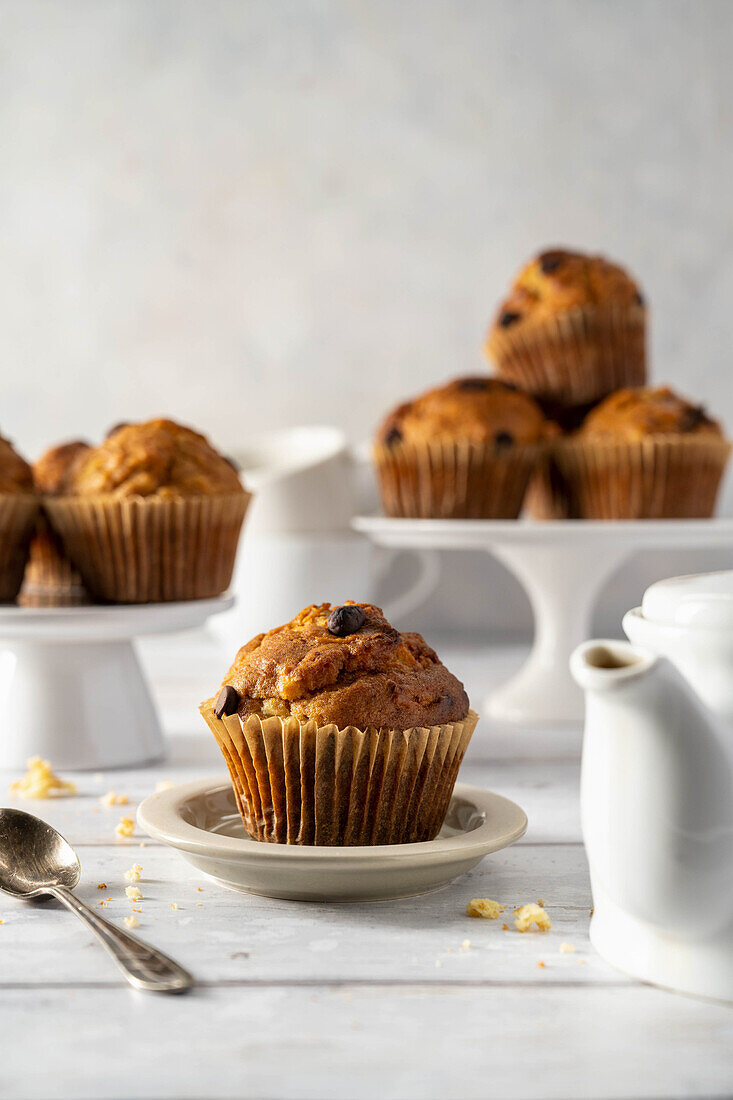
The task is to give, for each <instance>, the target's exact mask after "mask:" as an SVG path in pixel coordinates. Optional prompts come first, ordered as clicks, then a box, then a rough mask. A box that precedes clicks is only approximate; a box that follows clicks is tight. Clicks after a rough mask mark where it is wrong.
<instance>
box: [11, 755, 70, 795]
mask: <svg viewBox="0 0 733 1100" xmlns="http://www.w3.org/2000/svg"><path fill="white" fill-rule="evenodd" d="M27 766H28V772H27V773H26V775H24V776H23V777H22V779H16V780H15V782H14V783H11V784H10V793H11V794H17V795H18V797H19V798H53V797H54V796H58V795H63V794H68V795H72V794H76V784H75V783H69V782H67V781H66V780H65V779H59V777H58V776H57V775H54V773H53V770H52V768H51V765H50V764H49V762H48V760H42V759H41V757H40V756H32V757H31V758H30V760H29V761H28V765H27Z"/></svg>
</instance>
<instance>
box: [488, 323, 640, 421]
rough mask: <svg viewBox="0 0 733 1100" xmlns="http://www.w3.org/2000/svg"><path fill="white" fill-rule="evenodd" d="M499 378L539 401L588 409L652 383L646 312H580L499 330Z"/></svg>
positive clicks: (493, 340) (492, 345) (493, 344)
mask: <svg viewBox="0 0 733 1100" xmlns="http://www.w3.org/2000/svg"><path fill="white" fill-rule="evenodd" d="M486 350H487V353H488V355H489V357H490V358H491V359H492V360H493V361H494V362H495V363H496V367H497V373H498V374H499V376H500V377H501V378H503V379H505V380H506V381H508V382H514V383H515V384H516V385H517V386H519V387H521V389H523V390H526V391H527V393H531V394H532V395H533V396H534V397H537V398H540V399H542V400H545V401H560V402H562V403H564V404H566V405H583V404H585V403H587V402H591V401H599V400H600V399H601V398H603V397H606V396H607V395H608V394H609V393H612V392H613V391H614V390H619V389H622V388H623V387H625V386H643V385H644V383H645V381H646V311H645V309H644V307H643V306H632V307H628V306H624V307H601V306H579V307H577V308H576V309H570V310H566V311H565V312H564V313H559V314H558V315H557V316H556V317H552V318H547V319H546V320H541V321H532V320H531V319H528V320H527V321H525V322H523V323H521V322H520V323H519V324H517V325H516V326H510V327H509V328H506V329H502V328H494V329H493V330H492V332H491V336H490V338H489V341H488V342H487V349H486Z"/></svg>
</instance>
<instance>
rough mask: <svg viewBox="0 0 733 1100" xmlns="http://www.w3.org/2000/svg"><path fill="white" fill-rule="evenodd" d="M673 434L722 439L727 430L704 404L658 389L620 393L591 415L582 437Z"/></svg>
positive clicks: (596, 408) (601, 437) (599, 406)
mask: <svg viewBox="0 0 733 1100" xmlns="http://www.w3.org/2000/svg"><path fill="white" fill-rule="evenodd" d="M670 433H671V434H677V433H684V434H686V435H689V434H695V435H717V436H722V434H723V431H722V428H721V426H720V424H719V423H718V422H717V421H716V420H712V419H711V418H710V417H709V416H708V415H707V414H706V412H705V410H704V409H703V407H702V406H701V405H693V404H692V403H691V402H689V401H686V400H685V398H684V397H680V396H679V394H676V393H675V392H674V390H671V389H669V387H667V386H658V387H656V388H651V387H639V388H638V389H625V390H616V392H615V393H612V394H610V396H609V397H606V398H605V399H604V400H603V401H601V403H600V404H599V405H596V407H595V408H594V409H593V410H592V411H591V412H589V413H588V415H587V416H586V418H585V420H584V421H583V423H582V425H581V428H580V431H579V433H578V434H579V435H581V436H584V437H586V438H589V439H603V438H613V439H642V438H644V436H648V435H668V434H670Z"/></svg>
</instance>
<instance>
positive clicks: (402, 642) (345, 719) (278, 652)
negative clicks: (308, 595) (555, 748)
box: [214, 602, 469, 729]
mask: <svg viewBox="0 0 733 1100" xmlns="http://www.w3.org/2000/svg"><path fill="white" fill-rule="evenodd" d="M335 612H338V613H339V614H337V615H336V616H334V613H335ZM359 613H360V614H359ZM334 626H337V627H338V630H337V632H334V630H333V629H332V628H333V627H334ZM347 628H348V629H347ZM344 629H346V630H347V632H345V633H344V632H343V630H344ZM232 692H235V693H236V699H237V700H238V702H236V708H235V697H234V696H233V695H232ZM214 708H215V709H217V712H218V708H220V709H221V713H222V714H231V713H234V709H236V711H237V713H238V714H239V715H240V717H242V718H246V717H247V716H249V715H258V716H260V717H262V718H270V717H279V718H288V717H293V718H296V719H297V720H298V721H300V722H307V721H311V720H312V721H315V722H316V723H317V724H318V725H319V726H321V725H329V724H334V725H336V726H337V727H338V728H339V729H344V728H345V727H347V726H356V727H358V728H359V729H367V728H370V727H377V728H379V727H389V728H392V729H410V728H411V727H413V726H435V725H441V724H444V723H447V722H457V721H461V720H463V719H464V718H465V717H466V716H467V714H468V709H469V707H468V697H467V695H466V692H465V691H464V689H463V685H462V684H461V683H460V681H459V680H457V679H456V677H455V676H453V674H452V673H450V672H449V671H448V669H447V668H445V666H444V665H443V664H442V663H441V662H440V660H439V659H438V657H437V656H436V654H435V652H434V651H433V650H432V649H431V648H430V646H428V645H427V644H426V642H425V641H424V639H423V638H422V637H421V636H420V635H419V634H409V633H408V634H401V633H400V632H399V631H398V630H395V628H394V627H393V626H390V624H389V623H388V622H387V620H386V619H385V617H384V615H383V614H382V612H381V610H380V609H379V608H378V607H375V606H374V605H373V604H368V603H362V604H357V603H353V602H349V603H346V604H343V605H342V606H341V607H339V608H333V609H332V608H331V605H330V604H328V603H324V604H320V605H316V604H314V605H312V606H311V607H306V608H304V609H303V611H301V612H300V614H299V615H296V616H295V618H294V619H293V620H292V621H291V622H289V623H286V624H285V625H284V626H280V627H277V628H276V629H275V630H271V631H269V633H267V634H260V635H258V636H257V637H256V638H253V639H252V641H250V642H248V643H247V645H245V646H243V647H242V649H240V651H239V653H238V654H237V656H236V659H235V661H234V664H233V665H232V667H231V668H230V669H229V672H228V673H227V675H226V676H225V678H224V683H223V686H222V691H221V692H220V693H219V695H218V697H217V698H216V699H215V701H214Z"/></svg>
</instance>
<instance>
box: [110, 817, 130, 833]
mask: <svg viewBox="0 0 733 1100" xmlns="http://www.w3.org/2000/svg"><path fill="white" fill-rule="evenodd" d="M115 832H116V834H117V836H132V834H133V833H134V832H135V822H134V821H133V820H132V818H131V817H121V818H120V820H119V822H118V824H117V825H115Z"/></svg>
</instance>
